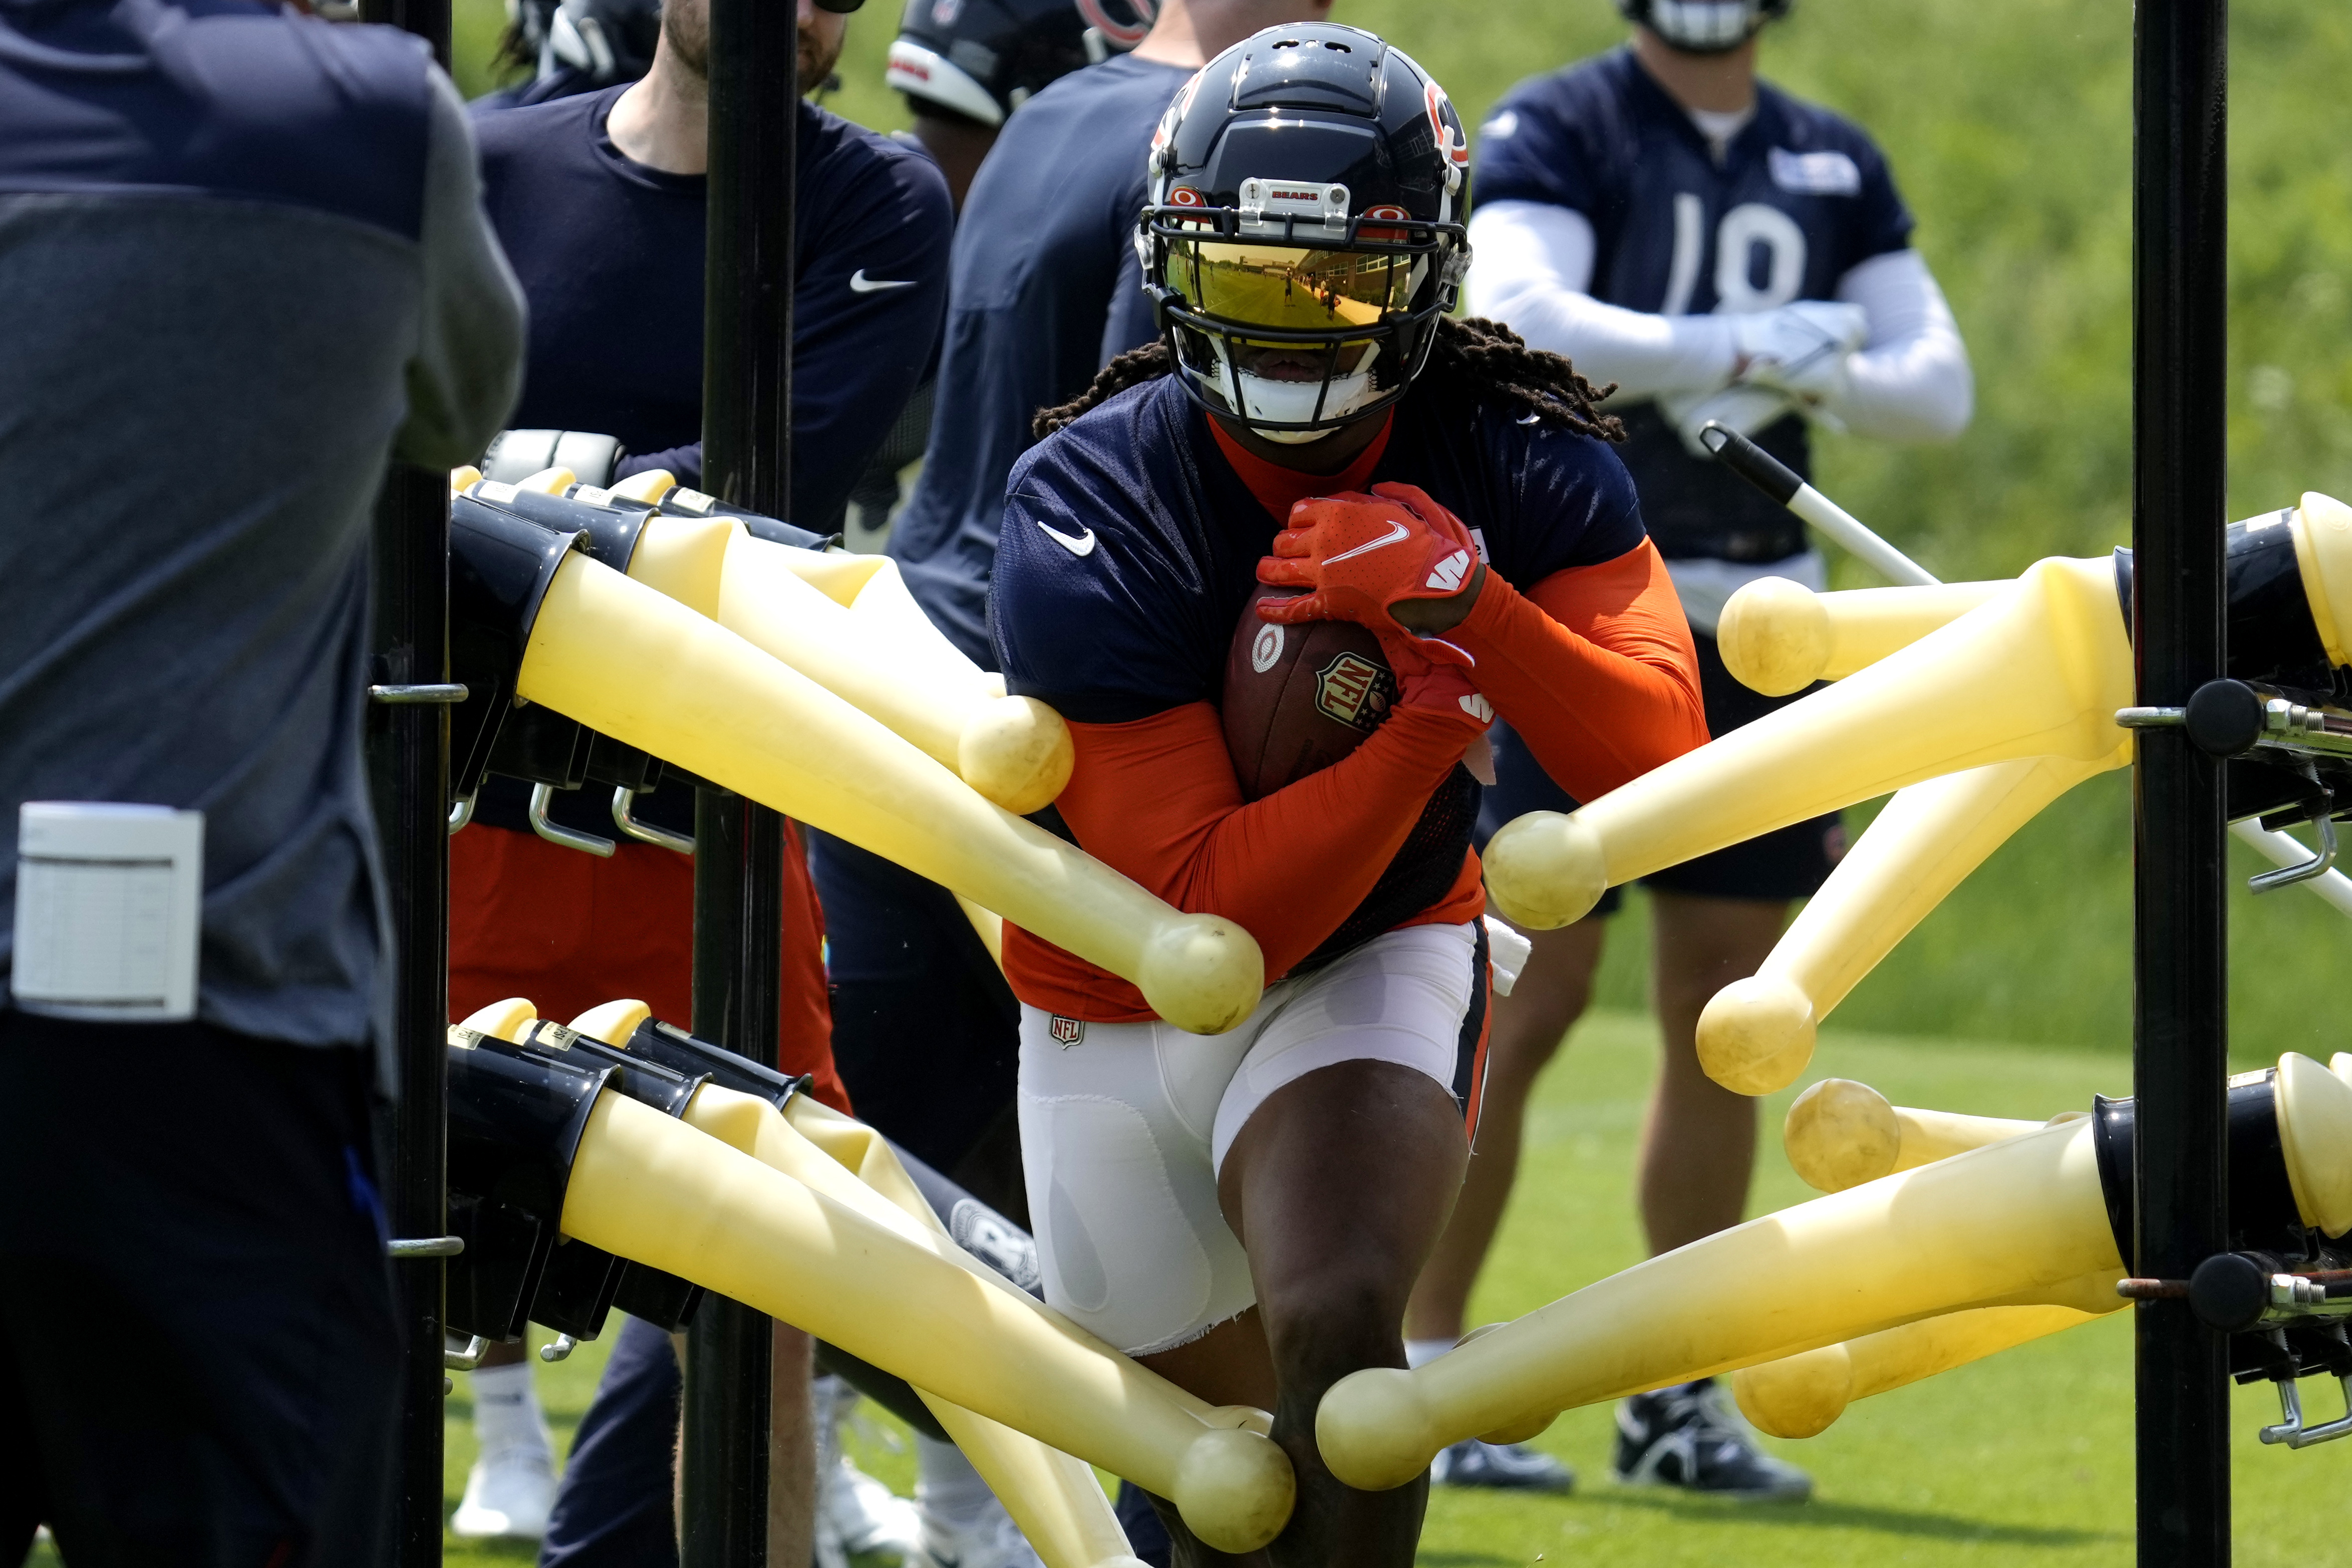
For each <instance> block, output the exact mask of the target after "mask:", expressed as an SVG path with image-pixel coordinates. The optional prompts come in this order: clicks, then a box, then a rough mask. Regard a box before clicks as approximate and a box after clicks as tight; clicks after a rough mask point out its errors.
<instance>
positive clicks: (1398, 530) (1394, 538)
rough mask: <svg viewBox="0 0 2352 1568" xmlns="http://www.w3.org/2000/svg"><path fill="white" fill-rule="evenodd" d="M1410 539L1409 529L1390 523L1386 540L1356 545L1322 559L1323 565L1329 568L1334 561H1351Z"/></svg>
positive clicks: (1379, 539)
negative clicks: (1353, 547)
mask: <svg viewBox="0 0 2352 1568" xmlns="http://www.w3.org/2000/svg"><path fill="white" fill-rule="evenodd" d="M1409 538H1412V529H1411V528H1406V527H1405V526H1404V525H1403V524H1402V523H1399V522H1393V521H1392V522H1391V523H1390V524H1389V533H1388V537H1387V538H1377V539H1374V540H1373V541H1372V542H1371V543H1370V544H1368V545H1358V546H1357V547H1356V548H1355V549H1343V550H1341V551H1340V552H1339V554H1338V555H1327V556H1325V557H1324V558H1323V564H1324V565H1325V566H1329V565H1331V564H1332V563H1333V562H1335V561H1342V560H1352V559H1355V558H1356V557H1358V556H1360V555H1370V554H1371V552H1372V551H1374V550H1376V549H1388V548H1389V546H1391V545H1392V544H1396V543H1398V542H1399V541H1400V540H1403V539H1409Z"/></svg>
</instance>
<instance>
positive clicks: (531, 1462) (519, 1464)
mask: <svg viewBox="0 0 2352 1568" xmlns="http://www.w3.org/2000/svg"><path fill="white" fill-rule="evenodd" d="M554 1506H555V1469H554V1465H553V1462H552V1461H551V1458H549V1455H548V1452H547V1450H546V1449H544V1448H540V1447H538V1446H537V1445H535V1444H529V1443H512V1444H509V1445H508V1446H507V1447H506V1448H500V1449H499V1450H497V1451H496V1452H494V1453H488V1454H485V1455H483V1456H482V1457H481V1458H478V1459H476V1460H475V1461H474V1468H473V1469H471V1470H469V1471H467V1475H466V1496H465V1498H464V1500H462V1501H460V1502H459V1503H458V1504H457V1512H456V1513H455V1514H454V1515H452V1516H451V1517H450V1520H449V1533H450V1534H452V1535H456V1536H458V1537H461V1538H463V1539H466V1540H469V1541H480V1540H486V1539H488V1538H490V1537H494V1536H498V1537H505V1538H508V1539H510V1540H520V1541H537V1540H539V1539H541V1537H542V1536H544V1535H546V1533H547V1515H548V1511H549V1510H551V1509H552V1508H553V1507H554Z"/></svg>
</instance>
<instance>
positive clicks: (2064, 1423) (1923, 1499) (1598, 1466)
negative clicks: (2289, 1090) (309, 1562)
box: [446, 1011, 2352, 1568]
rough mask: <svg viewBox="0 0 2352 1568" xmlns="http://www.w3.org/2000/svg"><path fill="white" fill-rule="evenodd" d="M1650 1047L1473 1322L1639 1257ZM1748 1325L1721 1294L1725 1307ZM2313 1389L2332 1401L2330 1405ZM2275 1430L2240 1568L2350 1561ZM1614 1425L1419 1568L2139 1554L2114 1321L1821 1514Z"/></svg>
mask: <svg viewBox="0 0 2352 1568" xmlns="http://www.w3.org/2000/svg"><path fill="white" fill-rule="evenodd" d="M1653 1050H1654V1046H1653V1036H1652V1033H1651V1030H1650V1026H1649V1024H1648V1022H1647V1020H1646V1019H1643V1018H1641V1017H1640V1016H1638V1015H1634V1014H1630V1013H1623V1012H1616V1011H1612V1012H1607V1013H1602V1014H1600V1015H1597V1016H1596V1017H1594V1018H1593V1019H1591V1020H1589V1021H1588V1022H1587V1023H1586V1024H1585V1025H1584V1026H1583V1027H1582V1028H1580V1030H1578V1031H1577V1033H1576V1035H1575V1036H1574V1037H1573V1039H1572V1040H1571V1042H1570V1049H1569V1050H1568V1051H1566V1052H1565V1053H1563V1055H1562V1057H1561V1058H1560V1060H1559V1063H1558V1064H1557V1065H1556V1066H1555V1068H1554V1069H1553V1071H1551V1072H1550V1074H1549V1076H1548V1077H1547V1078H1546V1079H1545V1080H1544V1082H1543V1084H1542V1086H1541V1088H1540V1090H1539V1092H1538V1098H1537V1103H1536V1105H1535V1108H1534V1111H1533V1114H1532V1117H1531V1120H1530V1124H1529V1129H1528V1153H1527V1160H1528V1164H1527V1169H1526V1175H1525V1176H1524V1178H1523V1180H1522V1182H1521V1184H1520V1187H1519V1192H1518V1197H1517V1201H1516V1202H1515V1204H1514V1206H1513V1207H1512V1210H1511V1212H1510V1215H1509V1217H1508V1218H1507V1221H1506V1223H1505V1227H1504V1230H1503V1235H1502V1239H1501V1243H1500V1245H1499V1247H1498V1249H1497V1252H1496V1261H1495V1264H1494V1266H1493V1267H1492V1268H1491V1269H1490V1270H1489V1271H1488V1274H1487V1277H1486V1281H1485V1282H1484V1284H1483V1286H1482V1288H1481V1290H1480V1293H1479V1297H1478V1300H1477V1301H1476V1302H1475V1316H1476V1317H1477V1318H1479V1319H1481V1320H1494V1319H1499V1318H1505V1317H1511V1316H1515V1315H1517V1314H1518V1313H1521V1312H1527V1311H1528V1310H1529V1309H1531V1308H1534V1307H1537V1306H1539V1305H1541V1304H1542V1303H1543V1302H1545V1301H1550V1300H1552V1299H1553V1298H1555V1297H1557V1296H1559V1295H1562V1294H1565V1293H1566V1292H1567V1291H1570V1290H1573V1289H1575V1288H1576V1287H1578V1286H1580V1285H1583V1284H1586V1283H1588V1282H1590V1281H1592V1280H1595V1279H1597V1278H1599V1277H1601V1276H1602V1275H1604V1274H1607V1273H1610V1272H1612V1271H1613V1270H1618V1269H1621V1268H1623V1267H1625V1266H1626V1265H1628V1264H1631V1263H1633V1262H1634V1261H1636V1260H1638V1259H1639V1257H1640V1255H1641V1252H1640V1240H1639V1238H1638V1235H1637V1233H1636V1230H1635V1228H1634V1221H1633V1197H1632V1190H1631V1172H1632V1168H1633V1157H1632V1156H1633V1138H1634V1134H1635V1130H1636V1128H1637V1126H1638V1124H1639V1119H1640V1114H1641V1108H1642V1102H1643V1094H1644V1092H1645V1091H1646V1086H1647V1083H1648V1074H1649V1071H1650V1062H1651V1059H1652V1051H1653ZM2245 1064H2246V1065H2252V1062H2251V1061H2248V1062H2247V1063H2245ZM1815 1068H1816V1071H1815V1072H1814V1073H1813V1074H1812V1075H1811V1077H1821V1076H1827V1075H1830V1074H1835V1075H1838V1076H1843V1077H1851V1078H1859V1079H1861V1080H1862V1081H1864V1082H1868V1083H1871V1084H1874V1085H1875V1086H1877V1087H1878V1088H1879V1089H1881V1090H1882V1091H1883V1092H1886V1093H1887V1094H1888V1095H1889V1096H1890V1097H1892V1098H1894V1099H1895V1100H1896V1101H1897V1102H1898V1103H1909V1104H1918V1105H1930V1106H1936V1107H1939V1108H1942V1109H1948V1110H1956V1111H1969V1112H1977V1113H1985V1114H2000V1115H2012V1116H2044V1115H2048V1114H2050V1113H2053V1112H2056V1111H2060V1110H2063V1109H2067V1108H2070V1107H2082V1108H2087V1107H2088V1106H2089V1104H2090V1097H2091V1095H2092V1094H2093V1093H2094V1092H2109V1093H2113V1092H2118V1091H2120V1090H2121V1089H2122V1088H2123V1087H2124V1081H2125V1079H2126V1076H2127V1071H2126V1063H2125V1062H2124V1061H2120V1060H2118V1059H2117V1058H2116V1057H2115V1056H2114V1055H2112V1054H2108V1053H2093V1052H2083V1051H2051V1050H2042V1049H2030V1048H2021V1047H2015V1046H1999V1045H1987V1044H1980V1043H1975V1042H1970V1041H1966V1040H1932V1039H1926V1038H1911V1037H1892V1036H1885V1035H1864V1034H1853V1033H1839V1032H1832V1034H1830V1035H1829V1036H1827V1037H1825V1039H1824V1040H1823V1043H1822V1050H1821V1053H1820V1056H1819V1057H1818V1058H1817V1060H1816V1061H1815ZM1808 1082H1811V1078H1810V1077H1809V1079H1808ZM1788 1098H1789V1097H1788V1096H1787V1095H1785V1094H1784V1095H1781V1096H1778V1097H1776V1098H1775V1099H1774V1101H1773V1102H1772V1103H1771V1106H1770V1108H1769V1110H1768V1111H1767V1116H1768V1117H1769V1125H1771V1126H1774V1127H1777V1125H1778V1123H1779V1118H1780V1114H1781V1113H1782V1111H1783V1110H1784V1109H1785V1107H1786V1104H1787V1102H1788ZM1809 1196H1811V1193H1810V1189H1808V1188H1806V1187H1805V1186H1802V1185H1801V1183H1800V1182H1798V1180H1797V1179H1796V1177H1795V1176H1792V1175H1790V1172H1789V1170H1788V1167H1787V1165H1786V1163H1785V1162H1784V1161H1783V1160H1782V1159H1781V1158H1780V1156H1779V1155H1778V1153H1777V1140H1773V1141H1772V1146H1771V1147H1770V1148H1768V1152H1767V1153H1766V1155H1765V1156H1764V1158H1763V1159H1762V1161H1761V1162H1760V1169H1759V1181H1758V1184H1757V1195H1756V1200H1755V1204H1754V1209H1755V1211H1757V1212H1762V1211H1764V1210H1767V1209H1772V1208H1780V1207H1786V1206H1788V1205H1790V1204H1792V1203H1797V1202H1801V1201H1802V1200H1803V1199H1804V1198H1805V1197H1809ZM1735 1310H1737V1302H1736V1301H1727V1302H1726V1311H1735ZM601 1364H602V1354H601V1349H600V1347H599V1346H596V1345H589V1346H584V1347H583V1348H582V1349H581V1350H580V1351H579V1352H578V1353H577V1354H574V1355H573V1356H572V1358H571V1360H569V1361H568V1362H565V1363H564V1364H562V1365H559V1366H554V1367H541V1369H540V1380H539V1381H540V1388H541V1396H542V1397H543V1398H544V1399H546V1400H547V1402H548V1405H549V1407H550V1412H551V1416H553V1418H554V1421H555V1425H556V1427H557V1434H558V1445H559V1447H562V1446H563V1445H566V1444H568V1443H569V1442H570V1435H571V1429H572V1426H573V1425H574V1424H575V1423H576V1422H577V1421H578V1419H579V1416H580V1413H581V1412H582V1410H583V1409H584V1408H585V1407H586V1404H587V1400H588V1396H589V1395H590V1393H591V1392H592V1389H593V1382H594V1378H595V1375H596V1370H597V1368H598V1367H599V1366H600V1365H601ZM457 1382H458V1390H457V1397H456V1398H455V1399H453V1400H452V1401H451V1403H450V1422H449V1464H448V1470H447V1479H446V1491H447V1506H448V1507H450V1508H452V1509H454V1508H455V1507H456V1506H457V1494H458V1492H459V1490H461V1488H462V1486H463V1484H464V1480H465V1472H466V1467H467V1464H468V1463H470V1462H471V1459H472V1432H471V1427H470V1411H469V1409H468V1407H467V1405H466V1403H465V1392H466V1391H465V1379H464V1378H463V1377H460V1378H458V1380H457ZM2306 1389H2307V1392H2309V1393H2310V1394H2312V1395H2313V1396H2314V1397H2315V1401H2316V1402H2317V1403H2319V1404H2320V1405H2321V1406H2323V1407H2325V1408H2332V1406H2326V1401H2327V1400H2328V1399H2331V1398H2332V1397H2333V1396H2332V1394H2329V1393H2327V1392H2326V1391H2325V1390H2323V1389H2322V1388H2321V1387H2320V1386H2319V1385H2306ZM861 1415H862V1417H863V1418H864V1422H865V1425H866V1427H867V1428H868V1430H867V1431H866V1432H863V1433H859V1432H855V1431H854V1432H853V1437H852V1443H851V1446H852V1448H853V1451H855V1452H856V1453H857V1454H858V1456H859V1458H860V1459H861V1462H863V1463H864V1464H865V1465H866V1468H867V1469H869V1470H871V1471H872V1472H873V1473H875V1474H877V1475H879V1476H881V1477H883V1478H884V1479H887V1480H889V1481H890V1482H891V1483H892V1484H893V1485H894V1486H896V1487H897V1488H898V1490H901V1491H907V1490H911V1488H912V1485H913V1466H912V1461H911V1459H910V1458H909V1457H908V1456H907V1455H906V1454H905V1453H903V1452H893V1451H892V1450H891V1448H889V1447H888V1446H887V1441H886V1440H887V1439H888V1438H890V1437H892V1436H893V1424H892V1423H891V1422H890V1421H889V1419H888V1417H887V1416H882V1415H881V1414H880V1413H879V1412H877V1411H876V1410H875V1408H874V1407H873V1406H870V1405H868V1406H863V1407H862V1408H861ZM2275 1418H2276V1413H2275V1405H2274V1402H2273V1399H2272V1396H2271V1395H2270V1394H2269V1392H2268V1391H2267V1389H2255V1390H2242V1391H2240V1394H2239V1396H2238V1408H2237V1412H2236V1426H2237V1438H2238V1445H2237V1446H2238V1462H2237V1466H2236V1500H2237V1510H2238V1527H2237V1528H2238V1534H2237V1546H2238V1552H2237V1560H2238V1562H2239V1563H2241V1564H2244V1565H2246V1568H2267V1565H2270V1564H2278V1565H2280V1568H2285V1565H2286V1564H2289V1563H2294V1564H2295V1565H2296V1568H2329V1565H2333V1564H2336V1563H2344V1562H2347V1561H2352V1553H2347V1555H2344V1556H2336V1557H2330V1556H2328V1555H2326V1553H2327V1552H2328V1551H2330V1550H2334V1548H2331V1547H2330V1546H2329V1545H2327V1544H2326V1542H2323V1541H2322V1540H2320V1539H2319V1538H2317V1537H2316V1535H2315V1531H2317V1530H2318V1529H2319V1528H2320V1527H2321V1526H2322V1524H2323V1523H2327V1524H2328V1525H2329V1527H2330V1528H2332V1521H2335V1520H2336V1518H2337V1517H2338V1513H2339V1509H2338V1504H2339V1502H2340V1500H2341V1498H2342V1497H2343V1495H2344V1490H2345V1489H2346V1487H2347V1485H2352V1443H2347V1444H2345V1445H2342V1446H2340V1447H2336V1448H2315V1449H2310V1450H2307V1451H2305V1452H2303V1453H2299V1454H2290V1453H2288V1452H2286V1451H2285V1450H2284V1449H2280V1448H2260V1447H2259V1446H2258V1445H2257V1444H2256V1443H2255V1442H2254V1440H2253V1430H2254V1427H2256V1426H2257V1425H2258V1424H2259V1423H2260V1422H2261V1421H2263V1420H2265V1419H2275ZM1609 1419H1610V1417H1609V1412H1608V1411H1607V1410H1606V1409H1593V1410H1583V1411H1574V1412H1571V1413H1570V1414H1569V1415H1568V1416H1564V1417H1562V1418H1561V1420H1560V1421H1559V1424H1558V1425H1557V1426H1556V1427H1554V1428H1553V1429H1552V1430H1551V1431H1550V1432H1549V1433H1547V1434H1546V1435H1545V1436H1544V1437H1542V1438H1541V1439H1540V1440H1539V1442H1540V1446H1541V1447H1543V1448H1549V1449H1550V1450H1552V1451H1554V1452H1556V1453H1558V1454H1559V1455H1560V1456H1561V1457H1562V1458H1565V1459H1567V1460H1568V1461H1569V1462H1570V1464H1571V1465H1573V1466H1575V1467H1576V1469H1577V1471H1578V1473H1579V1475H1580V1490H1578V1492H1577V1493H1576V1495H1574V1496H1572V1497H1570V1498H1566V1499H1528V1498H1508V1497H1496V1496H1485V1495H1479V1494H1471V1493H1460V1492H1440V1493H1438V1494H1436V1496H1435V1499H1434V1500H1433V1505H1432V1508H1431V1511H1430V1520H1429V1526H1428V1530H1427V1531H1426V1533H1425V1535H1424V1536H1423V1544H1422V1554H1421V1561H1422V1563H1424V1564H1427V1565H1429V1568H1486V1565H1488V1564H1493V1565H1495V1568H1505V1565H1524V1564H1528V1563H1535V1562H1537V1561H1538V1556H1539V1554H1540V1560H1541V1561H1544V1562H1547V1563H1574V1562H1596V1563H1598V1562H1606V1563H1612V1564H1625V1565H1638V1568H1677V1565H1683V1564H1688V1565H1691V1568H1701V1565H1704V1568H1747V1565H1754V1568H1780V1565H1787V1568H1832V1565H1838V1564H1848V1563H1852V1564H1857V1565H1861V1564H1870V1565H1873V1568H1875V1565H1878V1564H1885V1563H1904V1564H1918V1565H1921V1568H1944V1565H1953V1568H1960V1565H1975V1564H1992V1563H2001V1564H2020V1565H2031V1568H2042V1565H2045V1564H2046V1565H2049V1568H2061V1565H2063V1568H2074V1565H2077V1564H2080V1565H2082V1568H2094V1565H2097V1568H2109V1565H2114V1568H2120V1565H2122V1564H2126V1563H2129V1562H2130V1561H2131V1560H2132V1533H2131V1517H2132V1514H2131V1511H2132V1490H2131V1486H2132V1481H2131V1478H2132V1458H2131V1453H2132V1449H2131V1444H2132V1429H2131V1340H2130V1333H2129V1331H2128V1329H2127V1327H2126V1323H2125V1322H2124V1320H2123V1319H2122V1318H2120V1317H2118V1318H2116V1319H2111V1320H2105V1321H2102V1322H2095V1323H2091V1324H2088V1325H2085V1326H2084V1327H2082V1328H2078V1329H2075V1330H2074V1331H2072V1332H2070V1333H2065V1334H2062V1335H2059V1336H2057V1337H2055V1338H2053V1339H2050V1340H2047V1341H2044V1342H2042V1343H2038V1344H2034V1345H2029V1346H2025V1347H2023V1348H2021V1349H2019V1350H2016V1351H2012V1352H2010V1353H2009V1354H2005V1355H2002V1356H1999V1357H1995V1358H1994V1359H1992V1360H1990V1361H1987V1362H1983V1363H1979V1364H1977V1365H1975V1366H1973V1367H1967V1368H1963V1369H1961V1370H1960V1371H1958V1372H1955V1373H1950V1374H1948V1375H1945V1376H1943V1377H1941V1378H1937V1379H1935V1380H1932V1381H1930V1382H1928V1383H1925V1384H1921V1385H1916V1386H1915V1387H1912V1388H1908V1389H1904V1390H1900V1391H1898V1392H1896V1393H1894V1394H1890V1395H1886V1396H1882V1397H1880V1398H1878V1399H1875V1400H1868V1401H1864V1402H1863V1403H1861V1404H1858V1405H1856V1406H1854V1407H1853V1409H1852V1410H1850V1411H1849V1412H1848V1413H1847V1414H1846V1416H1845V1417H1844V1418H1843V1420H1841V1421H1840V1422H1839V1423H1838V1424H1837V1425H1836V1426H1834V1427H1831V1428H1830V1430H1829V1431H1828V1432H1827V1433H1825V1434H1823V1435H1822V1437H1816V1438H1813V1439H1812V1440H1811V1441H1810V1442H1805V1443H1784V1444H1776V1445H1774V1447H1775V1448H1777V1449H1778V1451H1780V1452H1781V1453H1783V1454H1786V1455H1788V1456H1789V1457H1790V1458H1794V1459H1795V1460H1797V1461H1798V1462H1799V1463H1801V1464H1804V1465H1806V1466H1807V1467H1808V1468H1810V1469H1811V1470H1812V1471H1813V1473H1814V1476H1815V1479H1816V1480H1817V1482H1818V1484H1819V1493H1820V1495H1819V1498H1818V1500H1816V1501H1814V1502H1812V1503H1811V1504H1808V1505H1805V1506H1801V1507H1771V1508H1736V1507H1726V1506H1720V1505H1712V1504H1706V1503H1700V1502H1695V1501H1689V1500H1680V1499H1675V1498H1669V1497H1664V1496H1660V1495H1657V1494H1655V1493H1653V1492H1648V1491H1643V1490H1628V1489H1625V1488H1621V1487H1617V1486H1613V1485H1612V1484H1611V1483H1610V1481H1609V1480H1608V1478H1607V1470H1608V1463H1609ZM529 1560H530V1552H529V1551H528V1550H527V1549H525V1548H523V1547H521V1546H520V1545H515V1544H507V1543H495V1544H488V1545H480V1544H469V1543H465V1542H455V1541H453V1542H450V1543H449V1552H448V1557H447V1561H448V1562H449V1563H452V1564H458V1563H513V1562H527V1561H529ZM868 1568H871V1565H868Z"/></svg>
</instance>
